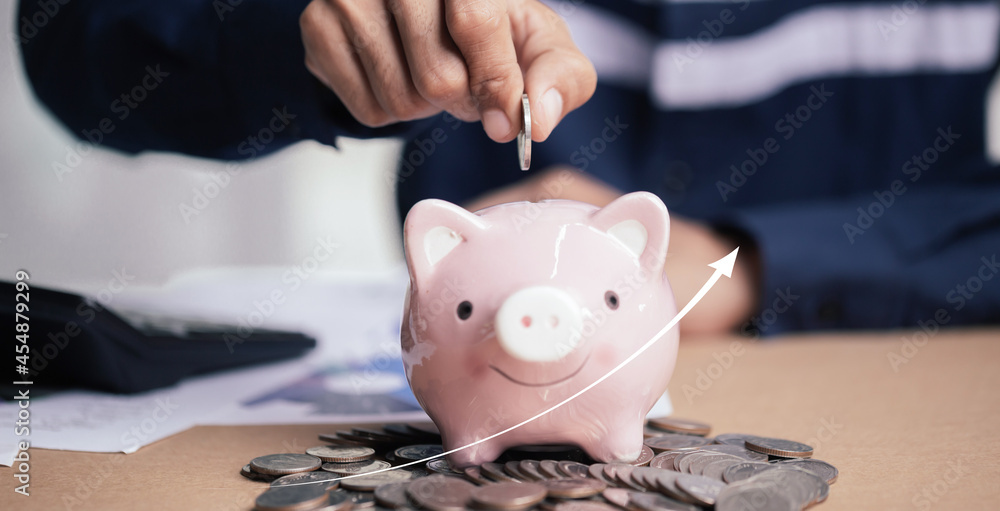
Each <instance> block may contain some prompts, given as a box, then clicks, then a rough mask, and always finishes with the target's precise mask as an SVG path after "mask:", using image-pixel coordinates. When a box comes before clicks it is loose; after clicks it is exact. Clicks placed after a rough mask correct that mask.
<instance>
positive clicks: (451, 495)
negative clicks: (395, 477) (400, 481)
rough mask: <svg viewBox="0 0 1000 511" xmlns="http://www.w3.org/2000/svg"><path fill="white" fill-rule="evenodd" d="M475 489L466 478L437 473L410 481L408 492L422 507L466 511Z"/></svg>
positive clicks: (431, 509)
mask: <svg viewBox="0 0 1000 511" xmlns="http://www.w3.org/2000/svg"><path fill="white" fill-rule="evenodd" d="M475 489H476V486H475V485H473V484H472V483H470V482H468V481H466V480H464V479H458V478H457V477H448V476H443V475H440V474H435V475H431V476H427V477H422V478H420V479H417V480H415V481H413V482H412V483H410V485H409V486H408V487H407V488H406V494H407V495H408V496H409V497H410V498H411V499H413V501H414V502H415V503H416V504H417V505H418V507H420V508H421V509H427V510H430V511H464V510H465V504H466V503H467V502H468V501H469V499H470V498H471V497H472V492H473V490H475Z"/></svg>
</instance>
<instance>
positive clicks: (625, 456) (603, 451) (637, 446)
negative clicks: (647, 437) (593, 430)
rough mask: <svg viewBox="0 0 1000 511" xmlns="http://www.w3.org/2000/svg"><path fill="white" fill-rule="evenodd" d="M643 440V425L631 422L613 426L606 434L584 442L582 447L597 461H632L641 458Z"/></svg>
mask: <svg viewBox="0 0 1000 511" xmlns="http://www.w3.org/2000/svg"><path fill="white" fill-rule="evenodd" d="M642 440H643V436H642V425H641V424H640V425H638V426H636V425H634V424H630V425H628V426H624V425H623V426H622V427H617V428H611V429H610V430H609V431H608V433H607V434H606V435H605V436H603V437H600V438H597V439H593V440H588V441H586V442H582V443H581V445H580V447H581V448H582V449H583V450H584V451H586V452H587V454H588V455H590V457H591V458H594V459H595V460H597V461H601V462H604V463H630V462H633V461H635V460H636V459H638V458H639V453H640V452H641V451H642Z"/></svg>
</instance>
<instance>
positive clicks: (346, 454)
mask: <svg viewBox="0 0 1000 511" xmlns="http://www.w3.org/2000/svg"><path fill="white" fill-rule="evenodd" d="M306 454H308V455H310V456H315V457H317V458H319V459H321V460H323V461H327V462H333V463H353V462H357V461H364V460H367V459H371V457H372V456H373V455H375V449H372V448H371V447H348V446H343V445H321V446H318V447H310V448H308V449H306Z"/></svg>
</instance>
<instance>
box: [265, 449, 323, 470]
mask: <svg viewBox="0 0 1000 511" xmlns="http://www.w3.org/2000/svg"><path fill="white" fill-rule="evenodd" d="M322 464H323V463H322V462H321V461H320V460H319V458H317V457H315V456H310V455H308V454H294V453H284V454H268V455H267V456H258V457H256V458H254V459H253V461H251V462H250V469H251V470H253V471H254V472H260V473H261V474H270V475H286V474H296V473H298V472H311V471H313V470H316V469H317V468H319V467H320V465H322Z"/></svg>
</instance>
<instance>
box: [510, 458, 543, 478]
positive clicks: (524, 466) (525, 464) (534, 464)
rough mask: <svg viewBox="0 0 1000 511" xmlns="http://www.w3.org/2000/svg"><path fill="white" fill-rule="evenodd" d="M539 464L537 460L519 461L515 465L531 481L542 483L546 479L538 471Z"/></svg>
mask: <svg viewBox="0 0 1000 511" xmlns="http://www.w3.org/2000/svg"><path fill="white" fill-rule="evenodd" d="M540 467H541V462H540V461H538V460H521V461H520V462H518V464H517V468H518V470H520V471H521V473H522V474H524V475H525V476H527V477H528V478H529V479H531V480H532V481H544V480H545V479H548V478H547V477H545V475H544V474H542V473H541V471H540Z"/></svg>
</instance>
